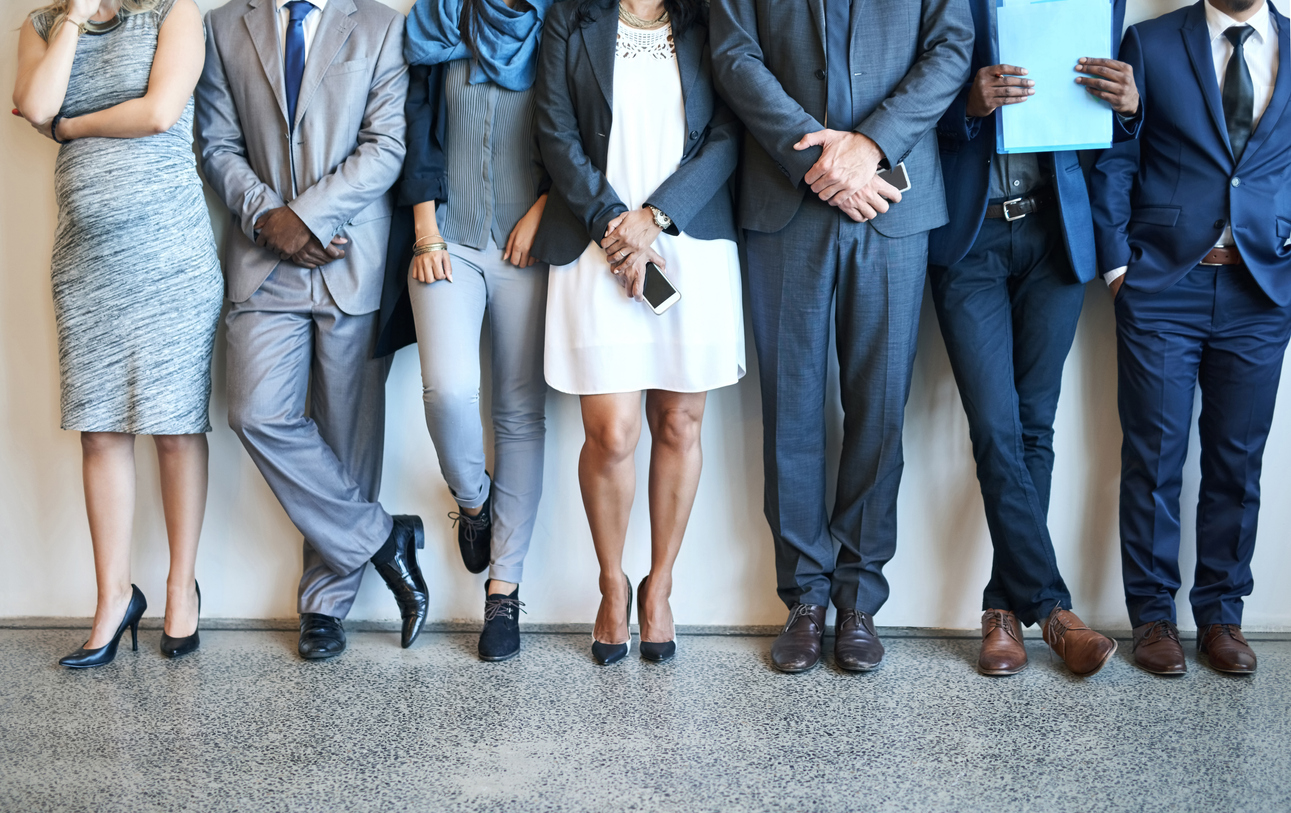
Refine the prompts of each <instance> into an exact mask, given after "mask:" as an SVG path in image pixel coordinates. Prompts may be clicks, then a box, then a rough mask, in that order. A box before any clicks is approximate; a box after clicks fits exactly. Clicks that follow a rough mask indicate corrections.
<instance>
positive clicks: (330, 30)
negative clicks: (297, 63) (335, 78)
mask: <svg viewBox="0 0 1291 813" xmlns="http://www.w3.org/2000/svg"><path fill="white" fill-rule="evenodd" d="M357 10H358V9H356V8H355V6H354V0H328V3H327V5H326V6H324V7H323V18H322V19H321V20H319V21H318V31H316V32H315V33H314V41H313V42H312V43H310V46H309V56H308V57H307V58H306V59H305V73H304V74H303V75H302V76H301V77H300V97H299V98H297V100H296V120H295V121H294V122H292V129H293V130H294V129H295V128H297V127H299V126H300V120H301V118H303V117H304V115H305V109H306V108H308V107H309V103H310V101H311V100H312V99H313V98H314V92H315V91H317V90H318V86H319V84H320V83H321V82H322V81H323V74H325V73H327V69H328V68H330V67H331V66H332V60H334V59H336V55H337V54H338V53H340V50H341V46H342V45H344V44H345V41H346V40H347V39H349V38H350V32H351V31H353V30H354V26H356V25H358V23H356V22H354V20H353V18H352V17H351V16H350V15H352V14H354V12H355V11H357Z"/></svg>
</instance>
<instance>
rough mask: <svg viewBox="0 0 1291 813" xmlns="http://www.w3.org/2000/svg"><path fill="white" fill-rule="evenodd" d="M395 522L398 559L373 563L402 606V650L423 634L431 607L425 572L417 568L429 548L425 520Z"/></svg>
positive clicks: (398, 519)
mask: <svg viewBox="0 0 1291 813" xmlns="http://www.w3.org/2000/svg"><path fill="white" fill-rule="evenodd" d="M393 519H394V527H393V528H391V529H390V537H391V538H392V539H394V540H395V548H396V552H395V555H394V556H393V557H392V558H391V559H390V560H389V561H386V562H381V563H378V562H376V561H373V563H372V564H373V565H375V566H376V569H377V573H379V574H381V578H382V579H384V580H385V583H386V587H389V588H390V592H391V593H394V600H395V601H396V602H397V603H398V604H399V616H400V617H401V618H402V619H403V630H402V634H401V636H400V646H402V647H403V648H404V649H407V648H408V647H410V646H412V642H413V641H415V640H417V636H418V635H420V634H421V628H422V625H424V624H425V623H426V612H427V608H428V605H429V603H430V594H429V591H428V590H427V589H426V580H425V579H424V578H422V576H421V568H420V567H418V565H417V549H418V548H423V547H425V546H426V538H425V536H424V532H423V531H422V526H421V517H414V516H408V515H400V516H396V517H393Z"/></svg>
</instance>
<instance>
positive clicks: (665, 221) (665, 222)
mask: <svg viewBox="0 0 1291 813" xmlns="http://www.w3.org/2000/svg"><path fill="white" fill-rule="evenodd" d="M646 208H647V209H649V210H650V213H651V214H652V215H654V224H655V225H656V226H658V227H659V228H661V229H663V230H664V231H667V230H668V229H669V227H671V226H672V218H671V217H668V216H667V215H666V214H664V213H663V212H662V211H660V210H659V208H658V207H656V206H651V205H650V204H648V203H647V204H646Z"/></svg>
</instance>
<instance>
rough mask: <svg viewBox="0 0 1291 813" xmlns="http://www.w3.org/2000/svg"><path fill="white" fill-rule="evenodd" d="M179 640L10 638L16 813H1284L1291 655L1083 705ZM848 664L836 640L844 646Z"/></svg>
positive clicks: (1126, 683)
mask: <svg viewBox="0 0 1291 813" xmlns="http://www.w3.org/2000/svg"><path fill="white" fill-rule="evenodd" d="M158 636H159V633H158V632H156V631H145V632H143V633H141V641H140V651H139V652H137V653H135V652H130V651H128V650H127V651H123V652H122V653H121V655H119V656H118V658H117V662H116V663H115V664H113V665H111V666H109V667H106V668H103V669H98V670H90V671H86V672H71V671H67V670H62V669H60V668H58V667H57V666H55V665H54V664H55V661H56V659H57V658H58V656H60V655H62V654H65V653H66V652H67V651H70V650H71V649H74V648H75V647H76V646H77V645H78V644H79V643H80V641H81V638H82V633H81V632H80V631H76V630H66V629H61V630H0V809H3V810H5V811H11V810H12V811H43V810H58V811H72V810H93V811H117V810H120V811H142V810H200V811H225V810H229V811H232V810H283V811H288V810H301V811H316V810H355V811H357V810H428V811H522V812H523V813H528V812H529V811H561V813H572V812H575V811H598V813H599V812H601V811H604V812H605V813H610V812H611V811H669V812H670V813H671V812H672V811H763V810H765V811H835V810H837V811H871V810H881V811H921V812H924V811H956V812H957V813H963V812H964V811H976V810H981V811H1154V810H1161V811H1190V810H1197V811H1257V810H1258V811H1266V810H1267V811H1288V810H1291V641H1286V640H1282V641H1262V642H1258V643H1256V644H1255V645H1256V647H1257V651H1258V653H1259V656H1260V672H1259V673H1258V674H1257V675H1255V676H1254V677H1252V678H1229V677H1224V676H1220V675H1217V674H1215V673H1213V672H1210V671H1209V670H1207V669H1206V668H1205V667H1203V666H1201V665H1199V664H1197V663H1196V661H1195V659H1194V658H1193V650H1192V645H1191V643H1188V644H1187V650H1188V652H1189V657H1190V663H1189V667H1190V669H1191V672H1190V673H1189V674H1188V675H1187V676H1186V677H1183V678H1179V679H1174V680H1166V679H1160V678H1154V677H1152V676H1150V675H1147V674H1145V673H1143V672H1140V671H1138V670H1137V669H1135V668H1134V667H1133V666H1132V665H1131V664H1130V663H1129V661H1128V660H1126V656H1125V652H1126V651H1127V650H1128V646H1126V644H1125V642H1122V646H1121V652H1120V653H1118V655H1117V656H1116V658H1115V660H1114V661H1113V663H1111V664H1110V665H1109V666H1108V668H1107V669H1105V670H1104V671H1103V673H1101V674H1100V675H1098V676H1097V677H1095V678H1093V679H1091V680H1087V681H1080V680H1077V679H1075V678H1072V677H1070V676H1069V675H1068V674H1067V673H1066V672H1065V671H1064V670H1063V668H1062V667H1061V665H1060V664H1059V663H1057V662H1052V663H1051V662H1050V661H1049V659H1048V658H1047V656H1046V650H1045V648H1044V646H1043V644H1042V643H1041V642H1039V640H1038V639H1033V640H1032V641H1031V642H1030V646H1029V651H1030V655H1031V667H1030V668H1029V669H1028V670H1027V671H1026V672H1024V673H1022V674H1021V675H1018V676H1016V677H1013V678H1007V679H988V678H983V677H980V676H978V675H977V674H976V673H975V672H974V671H973V669H972V664H973V660H974V658H975V657H976V651H977V644H976V642H975V641H973V640H971V639H954V638H947V639H935V638H900V639H896V638H893V639H889V641H888V653H889V654H888V658H887V660H886V661H885V663H884V665H883V667H882V668H881V669H880V670H879V671H877V672H874V673H871V674H869V675H860V676H856V675H848V674H844V673H841V672H838V671H836V670H835V669H834V668H833V667H832V666H824V667H822V668H820V669H817V670H816V671H815V672H812V673H809V674H806V675H799V676H786V675H780V674H777V673H774V672H772V671H771V669H770V667H769V665H768V662H767V657H766V654H765V653H766V650H767V646H768V644H769V639H766V638H757V637H722V636H688V637H683V638H682V639H681V642H680V644H681V651H680V654H679V655H678V658H677V660H676V661H674V662H672V663H670V664H666V665H663V666H656V665H647V664H643V663H641V662H640V661H639V660H637V659H636V657H635V650H634V652H633V657H632V658H631V659H630V660H629V661H625V662H623V663H621V664H618V665H617V666H615V667H610V668H597V667H595V666H593V665H592V664H591V663H590V661H589V658H588V655H587V639H586V636H583V635H555V634H545V635H530V636H527V637H526V649H525V651H524V653H523V654H522V655H521V656H520V657H519V658H518V659H516V660H514V661H510V662H507V663H502V664H484V663H481V662H479V661H477V660H476V659H475V657H474V652H473V650H474V643H475V642H474V637H473V636H472V635H468V634H454V633H430V634H424V635H423V636H422V638H421V640H420V641H418V643H417V645H416V646H415V647H414V648H413V649H411V650H407V651H405V650H401V649H399V648H398V645H397V639H396V637H395V636H394V635H392V634H389V633H354V634H351V636H350V649H349V651H348V652H347V653H346V654H345V655H344V656H342V657H341V658H339V659H337V660H335V661H332V662H328V663H321V664H306V663H302V662H301V661H299V660H297V659H296V657H295V654H294V645H295V636H294V635H292V634H291V633H286V632H248V631H236V632H235V631H212V632H206V633H203V636H202V638H203V646H202V650H201V651H200V652H199V653H197V654H195V655H193V656H190V657H189V658H187V659H184V660H180V661H176V662H169V661H166V660H164V659H162V657H161V656H160V655H159V654H158V653H157V651H156V644H157V638H158ZM827 643H829V641H827Z"/></svg>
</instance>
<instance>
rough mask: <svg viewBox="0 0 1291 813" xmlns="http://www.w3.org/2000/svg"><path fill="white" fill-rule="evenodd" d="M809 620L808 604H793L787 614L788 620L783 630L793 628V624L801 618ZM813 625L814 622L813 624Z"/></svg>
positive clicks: (809, 608) (809, 606)
mask: <svg viewBox="0 0 1291 813" xmlns="http://www.w3.org/2000/svg"><path fill="white" fill-rule="evenodd" d="M804 616H805V617H807V618H809V619H810V618H811V605H810V604H795V605H794V608H793V610H791V611H790V612H789V620H788V621H786V622H784V628H785V629H786V630H787V629H789V628H790V627H792V626H793V622H795V621H797V620H798V619H799V618H803V617H804ZM813 623H814V622H813Z"/></svg>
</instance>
